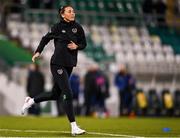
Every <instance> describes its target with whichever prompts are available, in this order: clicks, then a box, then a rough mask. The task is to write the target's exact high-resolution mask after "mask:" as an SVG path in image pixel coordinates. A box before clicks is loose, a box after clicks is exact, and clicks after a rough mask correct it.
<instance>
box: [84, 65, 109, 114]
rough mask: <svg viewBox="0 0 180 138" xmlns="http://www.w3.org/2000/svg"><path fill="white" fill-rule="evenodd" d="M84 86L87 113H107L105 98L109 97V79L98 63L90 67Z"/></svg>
mask: <svg viewBox="0 0 180 138" xmlns="http://www.w3.org/2000/svg"><path fill="white" fill-rule="evenodd" d="M84 87H85V88H84V93H85V107H86V115H95V116H96V115H98V116H99V115H100V116H101V115H103V116H104V115H107V110H106V107H105V99H106V98H107V97H109V81H108V79H107V77H106V75H105V74H104V73H103V72H102V71H101V70H100V69H99V67H98V65H93V66H91V67H90V69H89V71H88V72H87V74H86V75H85V86H84Z"/></svg>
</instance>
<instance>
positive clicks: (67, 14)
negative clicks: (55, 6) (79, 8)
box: [62, 7, 75, 22]
mask: <svg viewBox="0 0 180 138" xmlns="http://www.w3.org/2000/svg"><path fill="white" fill-rule="evenodd" d="M62 17H63V19H64V20H65V21H67V22H70V21H74V20H75V12H74V9H73V8H72V7H66V8H65V10H64V13H63V14H62Z"/></svg>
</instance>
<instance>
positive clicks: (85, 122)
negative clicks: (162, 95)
mask: <svg viewBox="0 0 180 138" xmlns="http://www.w3.org/2000/svg"><path fill="white" fill-rule="evenodd" d="M76 120H77V122H78V124H79V125H80V126H81V128H83V129H86V131H87V133H86V134H84V135H80V136H78V137H180V118H132V119H130V118H124V117H122V118H108V119H100V118H90V117H77V118H76ZM0 137H71V135H70V126H69V123H68V121H67V118H66V117H59V118H57V117H10V116H7V117H6V116H2V117H0Z"/></svg>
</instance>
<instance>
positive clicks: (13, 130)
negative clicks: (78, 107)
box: [0, 129, 144, 138]
mask: <svg viewBox="0 0 180 138" xmlns="http://www.w3.org/2000/svg"><path fill="white" fill-rule="evenodd" d="M0 131H12V132H29V133H58V132H59V133H67V134H70V132H69V131H53V130H50V131H47V130H17V129H0ZM87 134H91V135H99V136H114V137H129V138H144V137H139V136H131V135H121V134H111V133H99V132H87Z"/></svg>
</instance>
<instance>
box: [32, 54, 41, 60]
mask: <svg viewBox="0 0 180 138" xmlns="http://www.w3.org/2000/svg"><path fill="white" fill-rule="evenodd" d="M39 56H40V53H39V52H37V53H35V54H34V55H33V57H32V62H35V59H36V58H38V57H39Z"/></svg>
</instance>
